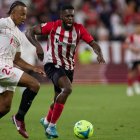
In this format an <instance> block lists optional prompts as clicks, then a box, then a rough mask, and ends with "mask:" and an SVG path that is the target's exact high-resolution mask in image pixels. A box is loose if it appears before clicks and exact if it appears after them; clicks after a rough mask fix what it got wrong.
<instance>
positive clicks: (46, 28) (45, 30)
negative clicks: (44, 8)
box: [41, 22, 54, 34]
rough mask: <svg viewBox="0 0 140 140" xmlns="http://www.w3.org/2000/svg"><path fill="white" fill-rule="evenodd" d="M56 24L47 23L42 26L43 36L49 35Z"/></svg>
mask: <svg viewBox="0 0 140 140" xmlns="http://www.w3.org/2000/svg"><path fill="white" fill-rule="evenodd" d="M53 25H54V22H46V23H43V24H41V30H42V34H49V33H50V32H51V30H52V28H53Z"/></svg>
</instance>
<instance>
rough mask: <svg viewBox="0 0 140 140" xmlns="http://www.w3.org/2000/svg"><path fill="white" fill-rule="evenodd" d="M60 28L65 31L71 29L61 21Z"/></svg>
mask: <svg viewBox="0 0 140 140" xmlns="http://www.w3.org/2000/svg"><path fill="white" fill-rule="evenodd" d="M62 28H63V29H64V30H66V31H70V30H72V27H67V26H66V25H65V24H64V23H63V22H62Z"/></svg>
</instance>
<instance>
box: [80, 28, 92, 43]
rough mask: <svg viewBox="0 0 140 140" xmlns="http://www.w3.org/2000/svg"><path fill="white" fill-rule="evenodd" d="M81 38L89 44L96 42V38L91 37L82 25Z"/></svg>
mask: <svg viewBox="0 0 140 140" xmlns="http://www.w3.org/2000/svg"><path fill="white" fill-rule="evenodd" d="M80 37H81V39H82V40H84V41H85V42H86V43H88V44H89V43H90V42H91V41H93V40H94V38H93V37H92V36H91V35H90V33H88V31H87V30H86V29H85V27H84V26H83V25H80Z"/></svg>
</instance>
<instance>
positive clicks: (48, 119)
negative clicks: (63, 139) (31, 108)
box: [46, 108, 53, 122]
mask: <svg viewBox="0 0 140 140" xmlns="http://www.w3.org/2000/svg"><path fill="white" fill-rule="evenodd" d="M52 113H53V110H52V109H51V108H50V110H49V112H48V114H47V116H46V120H47V121H48V122H50V121H51V118H52Z"/></svg>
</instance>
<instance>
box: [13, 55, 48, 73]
mask: <svg viewBox="0 0 140 140" xmlns="http://www.w3.org/2000/svg"><path fill="white" fill-rule="evenodd" d="M20 56H21V53H20V52H17V53H16V56H15V59H14V64H16V65H17V66H19V67H20V68H22V69H25V70H31V71H34V72H36V73H39V74H42V75H43V76H45V75H46V74H45V72H44V71H43V70H42V69H41V68H38V67H36V66H32V65H30V64H28V63H27V62H25V61H24V60H23V59H22V58H21V57H20Z"/></svg>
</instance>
